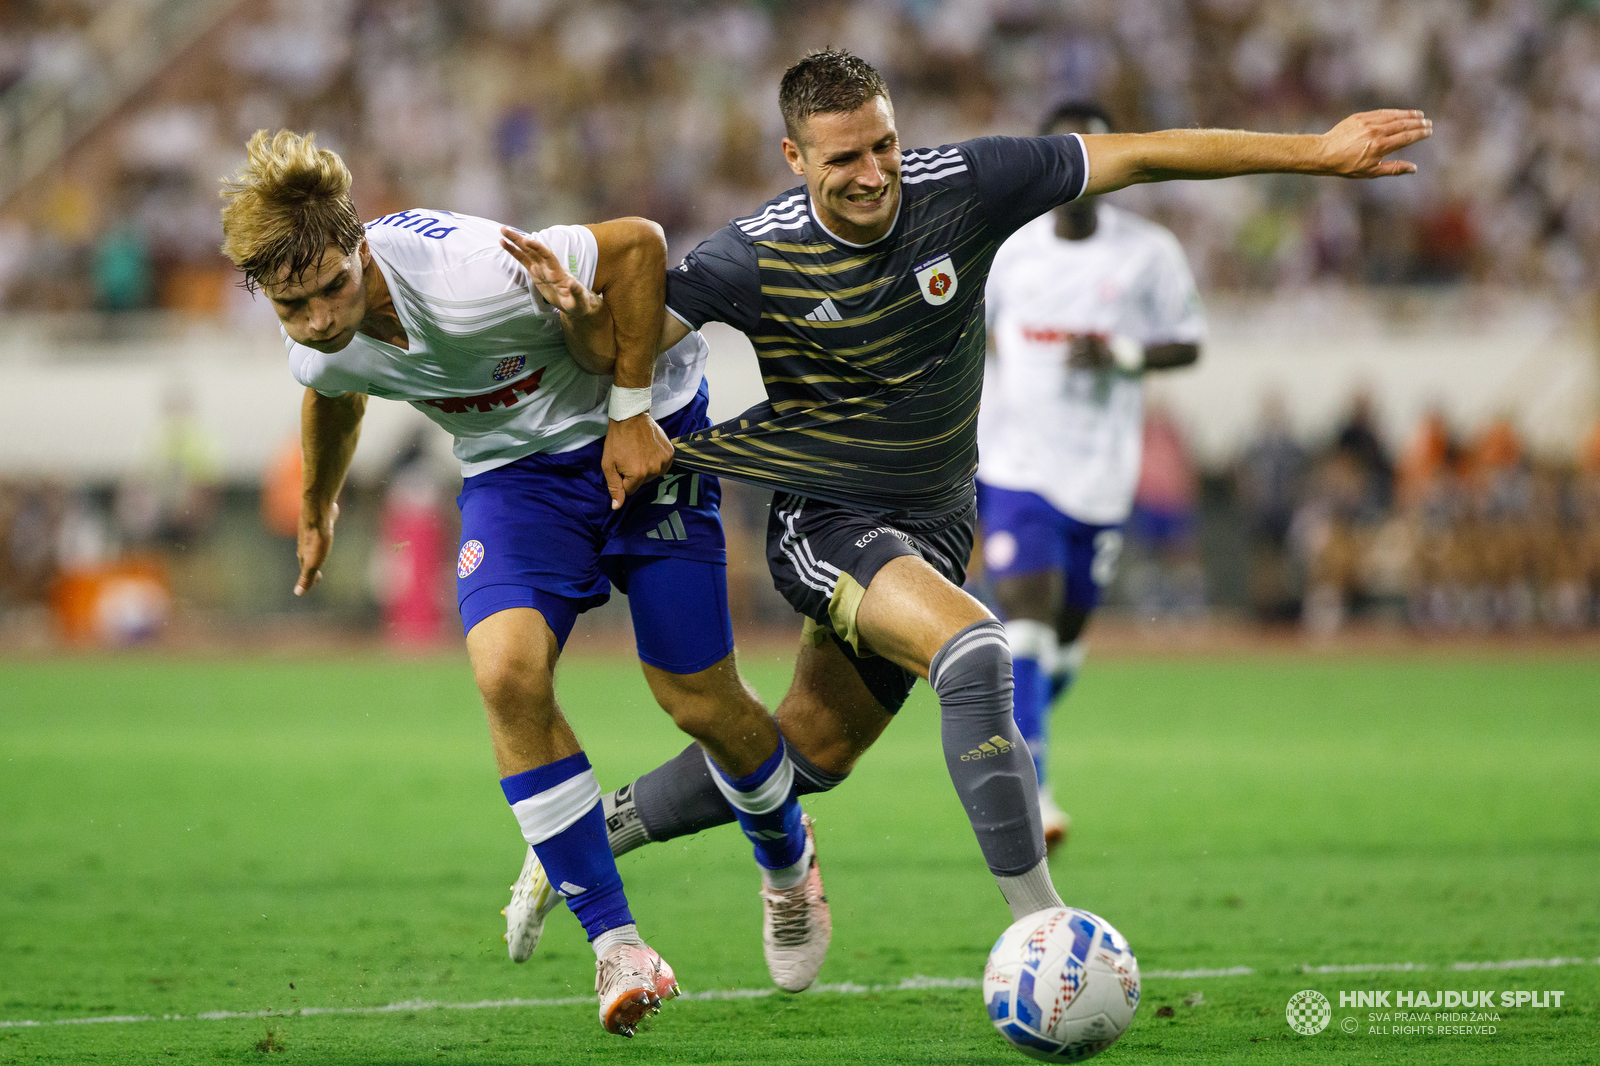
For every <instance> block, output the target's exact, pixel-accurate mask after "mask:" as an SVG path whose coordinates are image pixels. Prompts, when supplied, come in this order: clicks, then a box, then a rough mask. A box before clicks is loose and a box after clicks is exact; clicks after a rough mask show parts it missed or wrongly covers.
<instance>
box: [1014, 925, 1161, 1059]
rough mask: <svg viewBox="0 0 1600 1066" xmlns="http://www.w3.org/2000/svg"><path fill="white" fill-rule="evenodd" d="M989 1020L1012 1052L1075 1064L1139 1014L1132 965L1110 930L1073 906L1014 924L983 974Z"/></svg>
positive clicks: (1134, 965) (1135, 962) (1124, 943)
mask: <svg viewBox="0 0 1600 1066" xmlns="http://www.w3.org/2000/svg"><path fill="white" fill-rule="evenodd" d="M983 1001H984V1003H985V1004H986V1005H987V1006H988V1008H989V1020H990V1021H992V1022H994V1027H995V1028H996V1029H998V1030H999V1031H1000V1035H1001V1036H1003V1037H1005V1038H1006V1040H1008V1041H1009V1042H1010V1043H1011V1044H1013V1045H1014V1046H1015V1047H1016V1048H1017V1050H1018V1051H1021V1052H1022V1053H1023V1054H1024V1055H1028V1056H1030V1057H1032V1058H1036V1059H1043V1060H1045V1061H1046V1062H1081V1061H1082V1060H1084V1059H1086V1058H1089V1057H1090V1056H1092V1055H1098V1054H1100V1052H1102V1051H1104V1050H1105V1049H1106V1048H1108V1047H1110V1046H1111V1045H1112V1044H1113V1043H1115V1042H1116V1039H1117V1037H1119V1036H1121V1035H1122V1034H1123V1032H1124V1031H1126V1030H1127V1028H1128V1023H1130V1022H1132V1021H1133V1012H1134V1011H1135V1010H1137V1009H1138V1007H1139V960H1138V959H1135V958H1134V957H1133V951H1132V950H1131V949H1129V947H1128V942H1127V941H1126V940H1124V939H1123V938H1122V934H1121V933H1119V932H1117V931H1116V930H1115V929H1113V928H1112V927H1111V923H1110V922H1108V921H1106V920H1105V919H1104V918H1101V917H1099V916H1098V915H1094V914H1090V913H1089V912H1088V911H1083V910H1078V909H1077V908H1076V907H1056V908H1054V909H1052V910H1045V911H1039V912H1038V913H1036V914H1030V915H1027V916H1026V917H1024V918H1021V919H1019V920H1018V921H1017V922H1016V923H1015V924H1013V925H1012V926H1011V928H1010V929H1007V930H1006V931H1005V932H1004V933H1001V934H1000V939H999V940H996V941H995V942H994V947H993V948H992V949H991V950H990V951H989V962H988V964H987V965H986V966H985V967H984V968H983Z"/></svg>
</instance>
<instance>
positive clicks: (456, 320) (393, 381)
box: [284, 211, 707, 477]
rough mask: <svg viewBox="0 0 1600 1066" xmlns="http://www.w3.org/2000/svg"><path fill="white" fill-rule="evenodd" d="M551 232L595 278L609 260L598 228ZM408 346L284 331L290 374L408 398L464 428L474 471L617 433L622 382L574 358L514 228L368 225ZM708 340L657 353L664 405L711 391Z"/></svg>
mask: <svg viewBox="0 0 1600 1066" xmlns="http://www.w3.org/2000/svg"><path fill="white" fill-rule="evenodd" d="M533 236H535V237H537V238H538V239H539V240H540V241H541V242H542V243H543V244H544V245H545V246H546V247H548V248H550V249H551V250H552V251H553V252H555V254H556V255H557V256H559V257H561V259H562V260H564V261H565V263H566V267H567V270H568V271H569V272H570V273H571V274H572V275H573V276H574V277H576V278H578V279H579V280H580V281H582V282H583V283H584V284H585V285H591V286H592V285H593V284H594V271H595V263H596V260H597V258H598V256H599V251H598V247H597V245H596V243H595V239H594V233H593V232H591V231H590V230H589V229H588V228H586V227H584V226H551V227H550V228H549V229H545V230H540V231H539V232H538V233H535V234H534V235H533ZM367 245H368V247H369V248H371V249H372V259H373V262H374V263H376V264H377V266H378V268H379V269H380V270H381V271H383V277H384V280H385V281H386V282H387V283H388V286H389V293H390V295H391V296H392V297H393V298H394V306H395V311H396V313H397V314H398V315H399V316H400V323H401V325H403V326H404V327H405V331H406V340H407V342H408V344H409V345H410V346H409V347H408V348H406V349H400V348H396V347H394V346H393V345H390V344H385V343H384V342H382V341H380V340H376V339H374V338H372V337H368V336H366V335H365V334H362V333H357V334H356V336H355V339H354V340H352V341H351V342H350V343H349V344H348V345H346V346H345V347H344V350H343V351H338V352H333V353H331V354H329V353H324V352H319V351H316V350H315V349H313V348H307V347H305V346H304V345H301V344H296V343H295V342H294V341H292V340H290V339H289V337H288V334H285V335H284V344H285V345H287V347H288V349H289V371H290V373H292V374H293V375H294V378H295V380H296V381H298V382H300V384H302V385H306V386H309V387H310V388H313V389H316V390H317V391H318V392H320V393H323V394H324V395H328V396H337V395H340V394H342V393H347V392H363V393H366V394H368V395H370V396H380V397H382V398H384V399H387V400H403V401H405V402H407V403H409V404H411V406H413V407H415V408H416V409H417V410H419V411H421V412H422V413H423V414H425V415H427V416H428V417H429V418H431V419H433V420H434V421H435V422H437V423H438V424H439V425H441V426H443V427H444V428H445V429H446V430H449V431H450V433H451V434H452V435H453V436H454V437H455V439H456V443H455V454H456V458H458V459H460V460H461V473H462V475H463V476H465V477H472V476H473V475H474V474H481V473H483V472H484V471H485V470H493V469H494V468H495V467H497V466H504V465H505V464H506V463H509V462H512V461H514V460H516V459H520V458H522V457H523V456H525V455H532V454H534V453H536V452H545V453H549V452H566V451H571V450H573V449H574V448H581V447H583V446H584V445H585V444H588V443H589V442H591V441H594V440H598V439H599V438H601V437H603V436H605V432H606V424H607V419H606V400H607V397H608V395H609V390H610V388H611V378H610V377H596V376H595V375H593V374H588V373H585V372H584V371H583V370H581V369H580V368H579V367H578V365H577V364H576V363H574V362H573V361H572V357H571V356H570V355H569V354H568V353H567V345H566V341H565V339H564V338H563V337H562V335H561V321H560V318H559V316H558V315H557V313H556V312H555V310H554V309H553V308H551V307H550V306H549V305H548V304H546V303H545V302H544V301H543V300H541V299H540V298H539V294H538V291H537V290H536V289H535V288H534V287H533V281H532V279H530V278H529V277H528V272H527V271H526V270H524V269H523V268H522V265H521V264H520V263H518V262H517V261H516V260H515V259H513V258H512V257H511V256H510V255H509V254H508V253H507V252H506V251H505V250H504V249H503V248H501V247H500V224H499V223H498V222H491V221H489V220H488V219H483V218H473V217H472V216H470V215H457V214H452V213H451V212H449V211H401V212H398V213H396V214H392V215H385V216H384V217H382V218H380V219H378V220H377V221H376V222H369V223H367ZM706 354H707V348H706V343H705V340H704V339H703V338H702V337H701V336H700V334H698V333H691V334H689V336H687V337H685V338H684V339H683V340H682V341H680V342H679V343H678V344H677V345H676V346H675V347H673V348H672V349H671V350H670V351H667V352H664V353H663V354H662V355H660V356H659V357H658V358H657V359H656V372H655V381H654V391H653V393H652V396H651V399H652V403H651V407H650V413H651V414H652V415H654V416H655V417H656V418H658V419H659V418H665V417H666V416H667V415H670V414H672V413H673V412H675V411H677V410H679V409H680V408H682V407H683V406H684V405H685V404H687V403H688V402H689V401H690V400H691V399H693V398H694V395H695V392H696V391H697V390H698V389H699V388H700V379H701V377H702V376H703V375H704V373H705V362H706Z"/></svg>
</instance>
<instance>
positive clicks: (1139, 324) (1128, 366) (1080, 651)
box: [978, 103, 1205, 847]
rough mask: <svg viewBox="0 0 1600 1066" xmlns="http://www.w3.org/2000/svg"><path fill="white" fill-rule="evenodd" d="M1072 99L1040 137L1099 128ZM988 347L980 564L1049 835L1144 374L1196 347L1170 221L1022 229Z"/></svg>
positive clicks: (1109, 211) (1119, 518)
mask: <svg viewBox="0 0 1600 1066" xmlns="http://www.w3.org/2000/svg"><path fill="white" fill-rule="evenodd" d="M1110 132H1111V122H1110V119H1109V118H1107V116H1106V113H1105V111H1104V109H1102V108H1101V107H1100V106H1099V105H1097V104H1092V103H1069V104H1063V105H1062V106H1060V107H1059V108H1057V109H1056V110H1055V111H1054V112H1053V113H1052V114H1051V115H1050V116H1049V117H1048V118H1047V119H1046V120H1045V122H1044V127H1043V129H1041V130H1040V133H1041V134H1042V135H1044V136H1049V135H1051V134H1060V133H1078V134H1106V133H1110ZM986 299H987V303H988V310H987V315H988V323H989V339H990V344H991V347H992V353H991V356H990V358H989V360H988V364H987V367H986V372H985V376H984V392H983V406H982V408H981V410H980V411H979V415H978V512H979V516H980V519H981V521H982V523H983V532H984V544H983V558H984V566H985V569H986V571H987V573H988V576H989V578H990V580H991V582H992V583H993V591H994V595H995V598H996V600H997V601H998V604H999V607H1000V610H1001V614H1002V615H1003V616H1004V621H1005V627H1006V635H1007V637H1008V638H1009V640H1010V643H1011V662H1012V671H1013V681H1014V684H1015V692H1014V696H1013V699H1014V710H1015V714H1016V720H1017V729H1018V731H1019V732H1020V733H1021V734H1022V737H1023V739H1024V740H1026V741H1027V742H1028V750H1029V752H1030V753H1031V754H1032V755H1033V761H1034V766H1035V768H1036V769H1037V771H1038V775H1039V808H1040V814H1041V816H1042V818H1043V822H1044V834H1045V842H1046V844H1047V845H1049V846H1050V847H1054V846H1056V845H1057V844H1059V843H1060V842H1061V841H1062V840H1064V839H1065V838H1066V834H1067V831H1068V829H1069V828H1070V824H1071V823H1070V821H1069V819H1068V818H1067V816H1066V815H1065V814H1064V813H1062V811H1061V810H1060V808H1059V807H1058V806H1057V805H1056V802H1055V798H1054V795H1053V793H1052V789H1051V787H1050V783H1049V778H1048V777H1047V776H1046V767H1047V762H1048V759H1047V755H1048V751H1049V711H1050V707H1051V705H1052V703H1054V701H1055V700H1056V699H1057V698H1059V697H1060V696H1061V695H1063V694H1064V693H1065V692H1066V691H1067V690H1068V688H1070V686H1071V685H1072V681H1073V677H1074V676H1075V675H1076V673H1077V671H1078V669H1079V667H1081V666H1082V664H1083V658H1084V652H1085V645H1084V640H1083V636H1082V634H1083V629H1084V625H1085V623H1086V622H1087V621H1088V620H1089V615H1090V613H1091V612H1093V610H1094V608H1095V607H1096V606H1097V605H1098V604H1099V602H1100V594H1101V591H1102V590H1103V589H1104V588H1105V586H1106V585H1107V584H1108V583H1109V582H1110V581H1111V578H1112V576H1113V574H1114V573H1115V569H1116V563H1117V556H1118V554H1119V553H1120V552H1121V550H1122V533H1121V532H1120V529H1119V527H1120V526H1121V524H1122V522H1123V521H1124V520H1125V519H1126V518H1127V517H1128V512H1129V510H1130V509H1131V507H1132V506H1133V493H1134V486H1135V485H1136V484H1137V483H1138V480H1139V458H1140V455H1139V453H1140V439H1141V436H1140V434H1141V428H1142V422H1143V397H1142V391H1143V389H1142V385H1141V379H1142V377H1143V375H1144V374H1146V373H1148V372H1150V371H1155V370H1168V369H1171V368H1173V367H1180V366H1188V365H1190V364H1192V363H1193V362H1194V361H1195V360H1196V359H1198V358H1199V356H1200V342H1201V340H1203V339H1204V335H1205V320H1204V317H1203V315H1202V312H1201V308H1200V296H1199V293H1198V292H1196V290H1195V285H1194V277H1193V275H1191V274H1190V272H1189V265H1188V263H1187V262H1186V261H1185V260H1184V257H1183V250H1182V249H1181V248H1180V247H1179V246H1178V241H1177V239H1176V238H1175V237H1173V235H1172V234H1171V233H1170V232H1168V231H1167V230H1166V229H1164V228H1162V227H1161V226H1158V225H1156V224H1155V223H1153V222H1150V221H1147V220H1146V219H1143V218H1140V217H1139V216H1138V215H1135V214H1132V213H1131V212H1128V211H1124V210H1122V209H1120V208H1116V207H1111V206H1108V205H1105V204H1100V203H1098V202H1097V199H1096V198H1095V197H1092V196H1091V197H1080V198H1079V199H1077V200H1074V201H1072V202H1071V203H1068V204H1064V205H1062V206H1061V207H1058V208H1056V209H1055V210H1054V211H1053V212H1051V213H1050V214H1048V215H1044V216H1042V217H1040V218H1037V219H1035V220H1034V221H1032V222H1030V223H1028V224H1027V225H1026V226H1024V227H1023V228H1022V229H1020V230H1018V231H1017V232H1016V234H1015V235H1013V236H1012V237H1011V238H1010V239H1009V240H1008V241H1006V243H1005V244H1003V245H1001V247H1000V251H999V252H998V253H997V254H996V255H995V260H994V267H993V269H992V270H991V271H990V274H989V287H988V292H987V294H986Z"/></svg>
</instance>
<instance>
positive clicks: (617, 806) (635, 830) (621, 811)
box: [600, 784, 650, 855]
mask: <svg viewBox="0 0 1600 1066" xmlns="http://www.w3.org/2000/svg"><path fill="white" fill-rule="evenodd" d="M600 813H602V814H604V815H605V816H606V841H607V842H608V843H609V844H610V845H611V854H612V855H626V854H627V853H628V852H630V851H632V850H633V849H634V848H636V847H638V846H639V845H641V844H648V843H650V834H649V833H646V832H645V828H644V822H643V821H642V820H641V819H640V818H639V807H638V805H637V804H636V803H634V801H633V785H631V784H629V785H623V786H622V787H621V788H619V789H617V790H616V791H615V792H606V793H602V794H601V796H600Z"/></svg>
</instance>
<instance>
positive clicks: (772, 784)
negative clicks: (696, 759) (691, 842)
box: [706, 737, 806, 870]
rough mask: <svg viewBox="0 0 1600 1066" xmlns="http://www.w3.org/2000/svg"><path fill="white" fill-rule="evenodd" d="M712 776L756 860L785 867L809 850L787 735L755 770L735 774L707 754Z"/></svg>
mask: <svg viewBox="0 0 1600 1066" xmlns="http://www.w3.org/2000/svg"><path fill="white" fill-rule="evenodd" d="M706 765H707V766H709V767H711V778H712V780H713V781H715V782H716V783H717V788H718V789H719V790H720V791H721V792H722V795H723V796H724V797H725V798H726V799H727V801H728V805H729V806H731V807H732V808H733V816H734V817H735V818H737V819H739V828H740V829H743V830H744V835H745V836H747V837H749V838H750V843H751V845H752V846H753V847H754V848H755V853H756V862H757V863H759V864H760V865H761V866H762V867H763V868H764V869H767V870H782V869H784V868H785V867H788V866H793V865H794V864H795V863H797V862H799V861H800V857H801V855H803V854H804V853H805V850H806V831H805V826H803V825H801V824H800V801H799V800H798V799H796V798H795V794H794V763H792V762H790V761H789V752H788V749H787V748H786V747H785V746H784V743H783V738H782V737H779V738H778V746H777V748H776V749H775V750H774V751H773V753H772V754H771V755H770V756H768V757H767V761H766V762H764V763H762V764H761V765H760V766H759V767H757V769H756V771H755V773H753V774H748V775H746V776H744V777H732V776H730V775H729V774H728V772H727V771H726V770H724V769H723V768H722V767H720V766H718V765H717V764H716V763H715V762H713V761H712V760H711V756H709V755H707V756H706Z"/></svg>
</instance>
